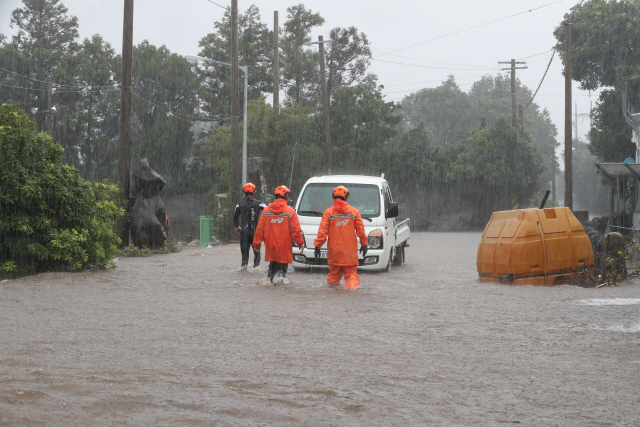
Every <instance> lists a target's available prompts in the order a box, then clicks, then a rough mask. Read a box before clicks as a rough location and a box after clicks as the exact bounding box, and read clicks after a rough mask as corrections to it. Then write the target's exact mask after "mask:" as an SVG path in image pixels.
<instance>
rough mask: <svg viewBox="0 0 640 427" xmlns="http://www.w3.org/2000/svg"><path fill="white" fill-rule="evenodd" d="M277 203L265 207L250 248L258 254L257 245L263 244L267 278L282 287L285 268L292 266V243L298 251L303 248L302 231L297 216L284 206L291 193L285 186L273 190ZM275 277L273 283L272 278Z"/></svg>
mask: <svg viewBox="0 0 640 427" xmlns="http://www.w3.org/2000/svg"><path fill="white" fill-rule="evenodd" d="M274 195H275V197H276V200H275V201H274V202H273V203H271V204H270V205H269V206H267V207H266V208H265V209H264V210H263V211H262V215H261V216H260V221H258V228H257V229H256V233H255V236H254V238H253V248H254V249H255V250H256V251H257V252H260V244H261V243H262V242H263V241H264V247H265V254H264V260H265V261H269V270H268V272H267V277H268V278H269V281H271V283H274V284H278V283H284V279H285V277H286V275H287V268H288V267H289V264H291V263H292V262H293V253H292V250H291V249H292V247H293V245H292V244H291V240H292V239H293V240H295V242H296V245H298V247H299V248H300V251H302V249H303V248H304V240H303V239H302V230H300V221H298V214H296V211H295V210H293V208H291V207H289V206H288V205H287V199H288V198H289V196H290V195H291V191H289V189H288V188H287V187H285V186H284V185H281V186H279V187H278V188H276V190H275V192H274ZM276 274H277V275H278V277H277V279H276V281H275V282H274V276H276Z"/></svg>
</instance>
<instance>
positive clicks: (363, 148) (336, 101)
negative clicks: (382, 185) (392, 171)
mask: <svg viewBox="0 0 640 427" xmlns="http://www.w3.org/2000/svg"><path fill="white" fill-rule="evenodd" d="M381 89H383V87H382V86H378V84H377V78H376V77H375V76H369V77H368V78H367V79H366V80H365V81H363V82H362V83H360V84H358V85H356V86H353V87H346V86H345V87H339V88H337V89H335V90H334V92H333V99H332V101H331V109H330V110H329V114H330V116H331V123H332V125H331V141H332V148H333V158H334V159H335V161H334V168H335V170H336V171H344V172H345V173H358V174H371V173H375V174H378V173H380V172H382V171H381V170H380V167H381V166H382V165H384V164H385V162H384V159H383V158H382V156H381V154H382V151H383V145H384V143H385V142H386V141H388V140H389V139H391V138H393V137H394V136H395V135H396V133H397V131H396V126H397V125H398V123H399V122H400V120H401V119H402V117H401V116H400V115H398V114H396V109H397V106H396V105H395V104H394V103H393V102H385V101H384V99H383V96H382V93H381Z"/></svg>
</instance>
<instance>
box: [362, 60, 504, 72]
mask: <svg viewBox="0 0 640 427" xmlns="http://www.w3.org/2000/svg"><path fill="white" fill-rule="evenodd" d="M371 59H372V60H373V61H379V62H385V63H387V64H396V65H406V66H409V67H419V68H431V69H434V70H449V71H491V70H493V69H494V68H444V67H432V66H429V65H418V64H405V63H403V62H393V61H385V60H384V59H376V58H371Z"/></svg>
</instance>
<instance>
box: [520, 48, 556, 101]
mask: <svg viewBox="0 0 640 427" xmlns="http://www.w3.org/2000/svg"><path fill="white" fill-rule="evenodd" d="M555 54H556V51H555V50H554V51H553V53H552V54H551V59H549V63H548V64H547V69H546V70H544V74H543V75H542V79H541V80H540V84H538V88H537V89H536V91H535V92H534V94H533V96H532V97H531V100H530V101H529V103H527V105H526V106H525V107H524V108H523V109H522V110H523V111H524V110H526V109H527V107H528V106H529V105H530V104H531V103H532V102H533V99H534V98H535V97H536V94H537V93H538V91H539V90H540V86H542V82H543V81H544V78H545V77H546V76H547V72H548V71H549V67H550V66H551V61H553V57H554V56H555Z"/></svg>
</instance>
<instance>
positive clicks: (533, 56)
mask: <svg viewBox="0 0 640 427" xmlns="http://www.w3.org/2000/svg"><path fill="white" fill-rule="evenodd" d="M553 51H555V49H548V50H545V51H544V52H540V53H536V54H535V55H530V56H525V57H524V58H519V59H518V60H519V61H522V60H523V59H529V58H535V57H536V56H542V55H547V54H548V53H549V52H553ZM534 61H537V59H536V60H534ZM534 61H529V62H534Z"/></svg>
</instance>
